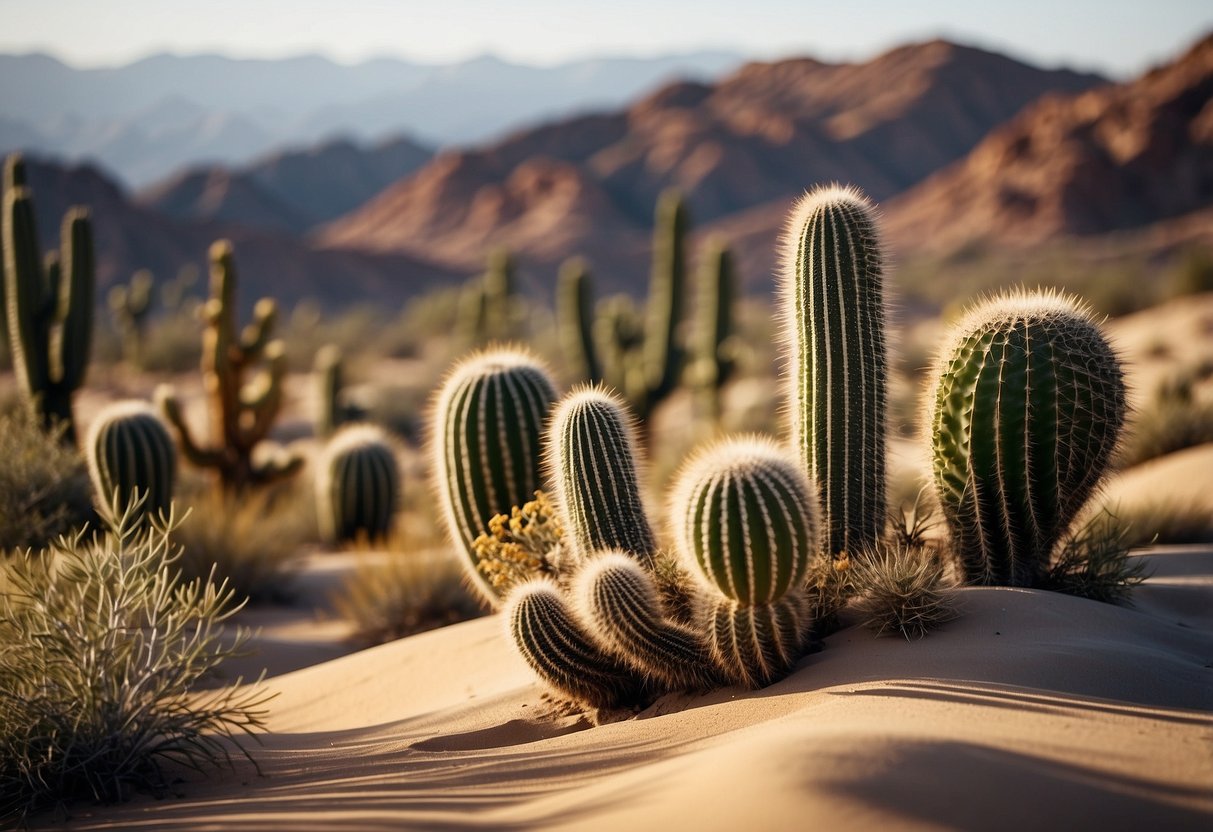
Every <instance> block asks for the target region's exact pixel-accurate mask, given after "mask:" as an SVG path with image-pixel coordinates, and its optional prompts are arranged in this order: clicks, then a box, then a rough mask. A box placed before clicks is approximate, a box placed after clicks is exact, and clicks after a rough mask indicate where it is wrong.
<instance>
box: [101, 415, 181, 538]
mask: <svg viewBox="0 0 1213 832" xmlns="http://www.w3.org/2000/svg"><path fill="white" fill-rule="evenodd" d="M84 445H85V454H86V456H87V458H88V472H89V477H90V478H91V479H92V481H93V491H94V492H95V493H96V496H97V503H98V505H103V506H108V505H112V504H113V503H112V501H113V500H114V499H115V493H116V494H117V499H118V500H119V501H120V502H121V503H123V504H128V503H132V502H134V501H136V500H137V499H138V498H140V497H142V498H144V501H143V503H142V504H141V506H140V513H141V514H143V515H145V516H149V515H150V516H153V517H154V516H157V515H163V516H167V515H168V512H169V509H170V506H171V504H172V499H173V484H174V482H175V480H176V476H177V449H176V447H175V446H174V445H173V438H172V436H170V435H169V432H168V429H167V428H166V427H165V426H164V423H163V422H161V421H160V419H159V418H158V417H157V416H156V411H155V409H154V408H153V407H152V406H151V405H149V404H147V403H146V402H142V401H125V402H117V403H116V404H112V405H110V406H109V407H107V408H105V409H104V410H102V411H101V412H100V413H98V414H97V416H96V418H95V419H94V420H93V423H92V425H91V426H90V427H89V431H88V437H87V439H86V440H85V443H84Z"/></svg>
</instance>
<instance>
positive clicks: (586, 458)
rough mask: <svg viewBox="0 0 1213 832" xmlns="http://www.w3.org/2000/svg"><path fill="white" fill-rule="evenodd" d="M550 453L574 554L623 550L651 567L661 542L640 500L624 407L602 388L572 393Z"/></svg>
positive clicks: (551, 435) (554, 426)
mask: <svg viewBox="0 0 1213 832" xmlns="http://www.w3.org/2000/svg"><path fill="white" fill-rule="evenodd" d="M547 455H548V462H549V465H550V470H551V480H552V483H553V485H554V491H555V496H556V503H557V505H558V506H559V509H560V513H561V521H562V523H563V525H564V530H565V535H566V544H567V545H568V546H570V547H571V549H572V552H573V556H574V557H576V558H579V559H582V560H584V559H585V558H587V557H588V556H589V555H590V554H591V553H595V552H603V551H607V550H613V549H614V550H622V551H624V552H627V553H629V554H630V555H632V556H633V557H634V558H636V559H638V560H639V561H640V562H641V563H642V564H644V565H645V566H651V564H652V558H653V555H654V554H655V552H656V550H657V544H656V541H655V539H654V537H653V531H652V529H651V528H650V527H649V521H648V519H647V517H646V516H645V512H644V504H643V502H642V500H641V496H640V480H639V476H638V474H637V467H638V463H637V459H636V451H635V440H634V439H633V429H632V424H631V419H630V417H629V416H628V414H627V410H626V406H625V405H624V403H623V402H622V401H621V400H620V399H619V398H618V397H616V396H613V395H611V394H609V393H607V392H605V391H604V390H601V389H597V388H583V389H581V390H576V391H574V392H572V393H570V394H569V395H568V396H566V397H565V398H564V399H563V400H562V401H561V402H560V404H559V406H558V407H557V408H556V410H555V412H554V413H553V414H552V421H551V424H550V426H549V427H548V442H547Z"/></svg>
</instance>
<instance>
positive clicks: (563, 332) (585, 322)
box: [556, 257, 602, 381]
mask: <svg viewBox="0 0 1213 832" xmlns="http://www.w3.org/2000/svg"><path fill="white" fill-rule="evenodd" d="M556 325H557V327H559V336H560V349H561V351H562V352H563V353H564V356H565V359H566V360H567V361H568V363H569V365H570V366H571V368H572V370H573V375H574V377H575V378H578V379H587V380H593V381H601V380H602V365H600V364H599V363H598V351H597V350H596V349H595V347H594V287H593V283H592V282H591V278H590V268H589V265H588V264H587V263H586V261H585V260H584V259H583V258H581V257H573V258H570V259H569V260H566V261H565V262H564V263H563V264H562V265H561V266H560V274H559V276H558V277H557V283H556Z"/></svg>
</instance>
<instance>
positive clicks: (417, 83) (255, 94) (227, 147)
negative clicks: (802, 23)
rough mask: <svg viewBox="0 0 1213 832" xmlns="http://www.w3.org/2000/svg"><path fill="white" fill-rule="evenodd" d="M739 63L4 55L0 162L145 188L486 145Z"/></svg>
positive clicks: (707, 59) (724, 56) (693, 58)
mask: <svg viewBox="0 0 1213 832" xmlns="http://www.w3.org/2000/svg"><path fill="white" fill-rule="evenodd" d="M740 63H741V59H740V58H739V57H738V56H736V55H732V54H729V53H724V52H700V53H692V54H686V55H664V56H657V57H653V58H643V59H634V58H588V59H584V60H579V61H572V62H569V63H565V64H562V65H559V66H551V67H533V66H524V65H519V64H515V63H510V62H507V61H503V60H500V59H498V58H494V57H492V56H483V57H480V58H475V59H472V60H468V61H463V62H460V63H455V64H449V65H424V64H417V63H412V62H409V61H404V60H397V59H376V60H370V61H365V62H363V63H360V64H356V65H352V66H347V65H342V64H337V63H334V62H332V61H330V60H328V59H326V58H322V57H319V56H315V55H310V56H300V57H296V58H288V59H280V60H236V59H231V58H225V57H221V56H217V55H195V56H176V55H154V56H151V57H148V58H145V59H142V60H139V61H135V62H134V63H131V64H127V65H125V66H118V67H103V68H90V69H78V68H75V67H71V66H67V65H66V64H64V63H62V62H61V61H58V60H56V59H55V58H53V57H50V56H48V55H42V54H31V55H0V151H3V152H7V151H10V150H17V149H23V150H32V151H36V152H39V153H42V154H54V155H56V156H61V157H64V158H68V159H75V160H92V161H95V162H98V163H100V164H101V165H103V166H104V167H105V168H107V169H108V170H112V171H114V172H115V173H116V174H117V175H118V176H119V178H120V179H121V180H122V181H123V182H124V183H126V184H127V185H128V186H131V187H146V186H147V185H149V184H151V183H153V182H156V181H159V180H162V179H164V178H165V177H167V176H170V175H172V174H174V173H175V172H176V171H179V170H180V169H182V168H184V167H193V166H197V165H200V164H208V165H211V164H219V165H224V166H228V167H231V166H243V165H246V164H248V163H249V162H250V161H251V160H252V159H254V158H256V157H258V156H263V155H265V154H267V153H271V152H275V151H276V150H277V149H279V148H282V147H300V146H306V145H310V144H316V143H319V142H323V141H327V140H330V139H331V138H332V137H333V136H349V137H352V138H353V139H355V140H357V141H359V142H379V141H383V140H384V139H385V138H388V137H393V136H399V135H409V136H417V137H420V140H421V141H422V142H424V143H426V144H432V145H446V144H451V143H462V142H475V141H487V140H489V139H490V138H492V137H495V136H499V135H501V134H502V133H503V132H505V131H507V130H509V129H517V128H519V127H521V126H523V125H527V124H531V123H534V122H535V121H536V120H538V119H550V118H557V117H561V116H565V115H568V114H570V113H575V112H584V111H587V110H591V109H602V108H610V107H619V106H622V105H623V104H624V103H626V102H628V101H631V100H632V99H634V98H635V97H636V96H638V95H640V94H642V93H643V92H645V91H647V90H651V89H653V88H655V87H657V86H659V85H661V84H663V83H667V82H669V81H670V80H672V79H674V78H695V79H712V78H716V77H718V76H719V75H721V74H722V73H724V72H727V71H731V70H732V69H734V68H736V67H737V66H738V65H740Z"/></svg>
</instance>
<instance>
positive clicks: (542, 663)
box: [505, 579, 645, 708]
mask: <svg viewBox="0 0 1213 832" xmlns="http://www.w3.org/2000/svg"><path fill="white" fill-rule="evenodd" d="M505 620H506V622H507V625H508V626H509V632H510V640H511V641H512V642H513V644H514V645H515V647H516V648H517V649H518V652H519V653H520V654H521V655H522V658H523V659H524V660H525V661H526V663H527V664H528V665H530V666H531V669H532V670H534V671H535V673H536V674H537V675H538V676H539V678H540V679H542V680H543V681H545V682H546V683H547V684H549V685H550V686H551V687H553V688H554V689H555V690H557V691H558V692H560V693H562V694H564V695H566V696H569V697H572V698H573V699H576V700H578V701H580V702H584V703H586V704H588V705H590V706H592V707H598V708H613V707H619V706H623V705H631V704H635V703H637V702H640V701H642V700H643V698H644V695H645V687H644V685H643V684H642V683H641V681H640V680H639V679H638V678H637V677H636V676H635V675H634V674H633V673H631V672H629V670H628V668H627V667H626V666H625V665H624V664H623V663H622V662H620V661H618V660H617V659H614V658H611V657H610V656H608V655H606V654H605V653H604V652H603V651H602V650H601V649H600V648H599V647H598V646H597V645H596V644H595V643H594V642H593V641H592V640H591V639H590V637H589V636H588V635H587V634H586V632H585V630H584V629H583V628H582V626H581V625H580V624H579V623H578V621H577V619H576V618H575V617H574V616H573V614H572V612H571V611H570V610H569V608H568V605H567V604H566V603H565V601H564V598H563V597H561V594H560V591H559V589H558V588H557V587H556V585H555V584H554V583H552V582H551V581H548V580H543V579H539V580H534V581H531V582H529V583H526V584H522V585H520V586H519V587H518V588H517V589H515V590H514V592H513V593H512V594H511V595H510V598H509V603H508V605H507V606H506V609H505Z"/></svg>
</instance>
